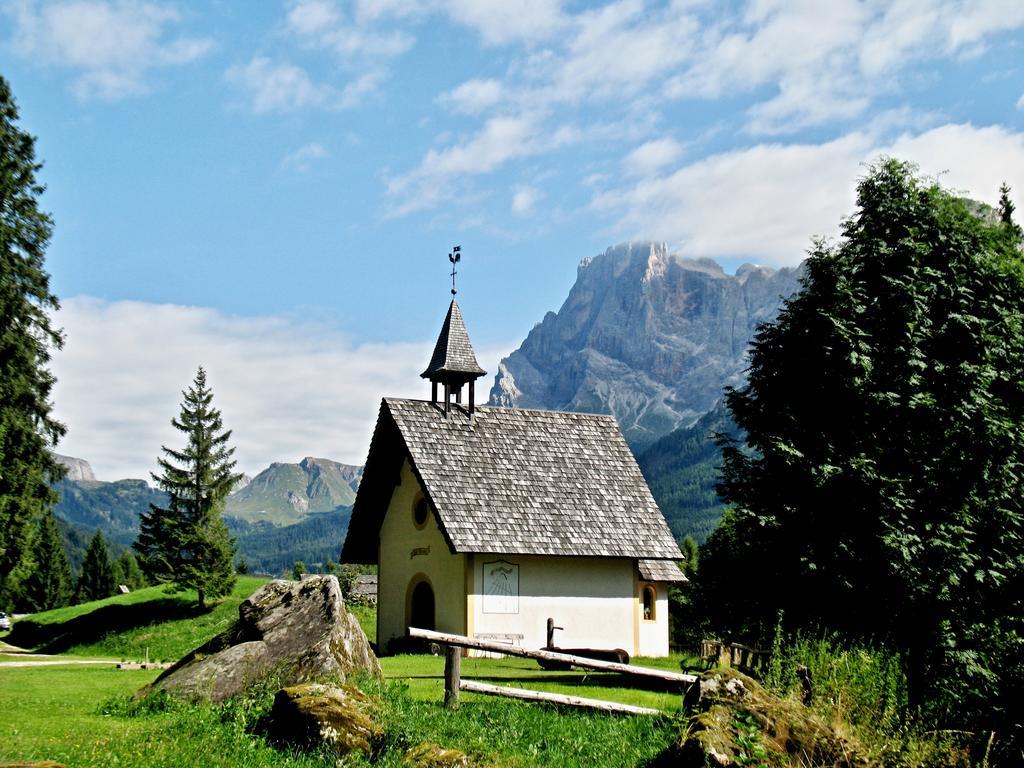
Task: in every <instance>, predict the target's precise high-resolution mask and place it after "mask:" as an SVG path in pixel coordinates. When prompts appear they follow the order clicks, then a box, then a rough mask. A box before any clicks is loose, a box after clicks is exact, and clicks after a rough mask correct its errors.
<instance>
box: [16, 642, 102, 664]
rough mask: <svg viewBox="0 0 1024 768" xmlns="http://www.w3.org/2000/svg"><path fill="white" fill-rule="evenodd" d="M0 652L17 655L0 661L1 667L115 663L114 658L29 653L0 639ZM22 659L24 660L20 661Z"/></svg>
mask: <svg viewBox="0 0 1024 768" xmlns="http://www.w3.org/2000/svg"><path fill="white" fill-rule="evenodd" d="M0 654H6V655H8V656H18V657H19V659H18V661H0V668H2V667H47V666H49V667H52V666H56V665H58V664H112V665H113V664H117V662H116V661H115V660H114V659H62V658H61V657H60V656H54V655H52V654H48V653H31V652H29V651H26V650H25V649H24V648H19V647H18V646H16V645H11V644H10V643H5V642H4V641H3V640H0ZM21 659H24V661H21Z"/></svg>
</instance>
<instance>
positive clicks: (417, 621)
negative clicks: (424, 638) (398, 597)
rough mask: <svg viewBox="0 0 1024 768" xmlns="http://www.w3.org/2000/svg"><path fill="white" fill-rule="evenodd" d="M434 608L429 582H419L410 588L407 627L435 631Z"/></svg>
mask: <svg viewBox="0 0 1024 768" xmlns="http://www.w3.org/2000/svg"><path fill="white" fill-rule="evenodd" d="M434 608H435V606H434V589H433V587H431V586H430V582H429V581H420V582H419V583H417V584H416V586H414V587H413V588H412V596H411V597H410V599H409V624H408V625H409V626H410V627H418V628H419V629H436V624H435V618H434V616H435V613H434Z"/></svg>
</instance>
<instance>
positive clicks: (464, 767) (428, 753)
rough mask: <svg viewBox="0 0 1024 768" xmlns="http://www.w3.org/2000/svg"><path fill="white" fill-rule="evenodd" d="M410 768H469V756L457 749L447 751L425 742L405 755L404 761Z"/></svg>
mask: <svg viewBox="0 0 1024 768" xmlns="http://www.w3.org/2000/svg"><path fill="white" fill-rule="evenodd" d="M403 762H404V763H405V765H407V766H409V768H469V766H470V765H472V763H470V761H469V756H468V755H466V754H465V753H464V752H459V750H457V749H445V748H444V747H442V746H441V745H440V744H434V743H433V742H431V741H425V742H423V743H422V744H417V745H416V746H415V747H413V748H412V749H410V750H409V751H407V752H406V753H405V758H404V760H403Z"/></svg>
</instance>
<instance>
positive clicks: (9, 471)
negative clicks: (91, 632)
mask: <svg viewBox="0 0 1024 768" xmlns="http://www.w3.org/2000/svg"><path fill="white" fill-rule="evenodd" d="M17 123H18V109H17V105H16V103H15V100H14V97H13V95H12V93H11V89H10V85H9V84H8V82H7V80H6V79H5V78H3V77H0V608H4V609H8V608H12V607H18V608H21V609H29V610H33V609H34V610H44V609H47V608H54V607H59V606H61V605H66V604H67V603H68V602H70V601H71V600H73V599H74V600H78V601H83V600H91V599H98V598H102V597H107V596H109V595H110V594H112V593H113V592H114V590H115V589H116V588H117V586H118V585H119V584H125V585H126V586H129V587H130V586H131V585H141V584H143V583H144V582H145V580H147V579H148V580H149V581H152V582H168V583H171V584H174V585H177V586H178V587H180V588H183V589H194V590H196V593H197V598H198V603H199V605H200V607H201V608H202V607H205V605H206V600H207V598H208V597H217V596H220V595H224V594H226V593H228V592H230V590H231V588H232V587H233V585H234V582H235V569H234V565H233V559H234V541H233V540H232V539H231V537H230V536H229V534H228V530H227V527H226V525H225V524H224V520H223V519H222V517H221V512H222V511H223V506H224V500H225V499H226V497H227V494H228V493H230V491H231V488H232V487H233V486H234V484H235V482H236V481H237V480H238V478H239V477H240V476H239V475H238V474H237V473H235V472H234V471H233V468H234V464H235V463H234V461H233V460H232V459H231V455H232V453H233V451H234V449H233V448H231V447H229V446H228V440H229V439H230V436H231V432H230V431H229V430H225V429H224V428H223V424H222V422H221V416H220V412H219V411H218V410H217V409H216V408H214V407H213V406H212V399H213V394H212V392H211V391H210V389H209V387H208V386H207V384H206V372H205V371H204V370H203V368H202V367H200V368H199V369H198V372H197V373H196V377H195V379H194V381H193V384H192V386H191V387H189V388H188V389H187V390H186V391H185V392H184V393H183V396H184V399H183V402H182V406H181V412H180V414H179V415H178V417H177V418H175V419H173V420H172V422H171V423H172V424H173V425H174V427H175V428H176V429H178V430H180V431H181V432H183V433H184V434H185V436H186V445H185V447H184V448H182V449H180V450H177V449H173V448H167V447H166V446H164V447H163V453H164V455H163V456H161V457H160V458H159V459H158V463H159V467H160V470H161V471H160V474H154V475H153V479H154V480H155V481H156V483H157V484H158V486H159V487H160V488H161V490H163V491H165V492H166V494H167V498H168V501H167V504H166V505H165V506H164V505H157V504H151V505H150V509H149V511H148V513H144V514H143V515H142V518H141V526H140V532H139V538H138V540H137V541H136V542H135V544H134V546H133V549H134V550H135V554H137V555H138V561H136V558H135V555H133V554H132V553H130V552H126V553H124V554H122V555H121V556H119V557H118V558H116V559H114V560H112V559H111V557H110V554H109V551H108V549H107V546H106V542H105V541H104V539H103V535H102V534H101V533H100V532H99V531H97V532H96V534H95V536H94V537H93V539H92V541H91V542H90V544H89V547H88V550H87V551H86V554H85V557H84V560H83V563H82V568H81V572H80V574H79V575H78V578H77V582H75V583H73V579H72V574H71V568H70V564H69V563H68V558H67V553H66V551H65V549H64V544H63V542H62V540H61V535H60V531H59V529H58V524H57V520H56V519H55V518H54V516H53V513H52V507H53V505H54V503H55V502H56V501H57V497H56V493H55V491H54V490H53V484H54V483H56V482H57V481H58V480H60V479H61V478H62V477H63V476H64V472H65V470H64V468H63V467H62V466H61V465H60V464H59V463H58V462H57V461H56V459H55V458H54V455H53V448H54V447H55V446H56V444H57V442H58V441H59V440H60V438H61V437H62V436H63V435H64V433H65V431H66V430H65V426H64V425H63V424H61V423H60V422H59V421H57V420H56V419H55V418H54V417H53V414H52V403H51V402H50V397H51V393H52V390H53V385H54V382H55V379H54V376H53V374H52V373H51V372H50V370H49V367H48V364H49V362H50V358H51V355H52V354H53V352H54V351H56V350H59V349H60V348H61V347H62V346H63V343H64V335H63V332H62V331H61V330H60V329H58V328H55V327H54V326H53V325H52V323H51V319H50V315H51V313H52V312H54V311H56V310H57V309H59V307H60V304H59V302H58V299H57V297H56V296H55V295H54V294H53V292H52V291H51V289H50V276H49V274H48V273H47V271H46V269H45V267H44V257H45V251H46V247H47V244H48V243H49V240H50V237H51V235H52V233H53V220H52V218H51V217H50V216H49V214H47V213H45V212H44V211H42V210H41V209H40V208H39V197H40V196H41V195H42V193H43V191H44V188H43V186H42V185H41V184H40V183H39V181H38V178H37V173H38V171H39V170H40V168H41V164H40V163H39V162H38V161H37V160H36V157H35V139H34V138H33V137H32V136H31V135H30V134H28V133H27V132H25V131H23V130H22V129H21V128H19V127H18V124H17Z"/></svg>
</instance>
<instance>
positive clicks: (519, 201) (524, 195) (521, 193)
mask: <svg viewBox="0 0 1024 768" xmlns="http://www.w3.org/2000/svg"><path fill="white" fill-rule="evenodd" d="M540 198H541V194H540V190H538V189H537V188H535V187H527V186H523V187H519V188H518V189H516V191H515V193H514V194H513V195H512V213H515V214H519V215H520V216H523V215H526V214H527V213H529V212H530V211H532V210H533V206H534V205H535V204H536V203H537V201H538V200H539V199H540Z"/></svg>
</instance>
